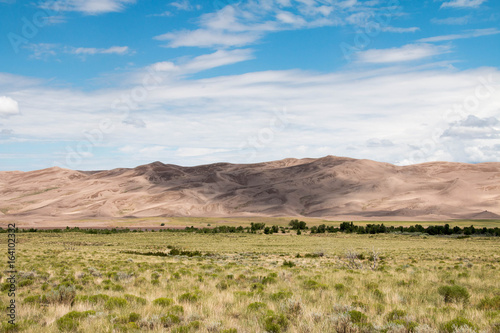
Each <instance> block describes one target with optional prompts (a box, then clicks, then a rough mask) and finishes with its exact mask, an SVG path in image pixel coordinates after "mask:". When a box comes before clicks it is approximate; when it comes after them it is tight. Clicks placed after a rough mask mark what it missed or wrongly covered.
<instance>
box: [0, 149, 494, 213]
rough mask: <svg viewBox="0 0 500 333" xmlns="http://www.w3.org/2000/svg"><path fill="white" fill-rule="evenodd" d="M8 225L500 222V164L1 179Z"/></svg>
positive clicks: (326, 164) (270, 165) (290, 162)
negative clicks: (125, 220) (210, 220)
mask: <svg viewBox="0 0 500 333" xmlns="http://www.w3.org/2000/svg"><path fill="white" fill-rule="evenodd" d="M0 212H1V213H0V221H6V220H8V219H16V220H19V219H22V220H34V221H35V220H36V221H46V222H50V221H55V220H60V219H77V218H78V219H80V218H95V217H122V216H137V217H146V216H245V215H254V216H300V215H304V216H317V217H331V218H337V219H356V220H362V219H368V220H373V219H379V220H384V219H391V220H393V219H405V220H407V219H408V220H412V219H415V220H435V219H450V218H476V219H498V218H500V216H498V215H497V214H500V163H482V164H476V165H471V164H460V163H446V162H434V163H425V164H419V165H412V166H407V167H398V166H394V165H391V164H387V163H379V162H374V161H369V160H356V159H350V158H343V157H333V156H327V157H324V158H320V159H285V160H281V161H273V162H267V163H259V164H244V165H242V164H228V163H217V164H210V165H202V166H197V167H181V166H176V165H167V164H163V163H160V162H155V163H151V164H148V165H142V166H139V167H137V168H134V169H114V170H109V171H100V172H79V171H73V170H66V169H60V168H50V169H44V170H38V171H33V172H17V171H14V172H0Z"/></svg>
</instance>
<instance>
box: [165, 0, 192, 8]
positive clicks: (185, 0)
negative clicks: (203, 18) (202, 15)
mask: <svg viewBox="0 0 500 333" xmlns="http://www.w3.org/2000/svg"><path fill="white" fill-rule="evenodd" d="M170 5H171V6H173V7H175V8H177V9H178V10H191V9H193V7H192V6H191V4H190V3H189V0H181V1H175V2H171V3H170Z"/></svg>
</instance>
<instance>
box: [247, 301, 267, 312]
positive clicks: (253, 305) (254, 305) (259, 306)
mask: <svg viewBox="0 0 500 333" xmlns="http://www.w3.org/2000/svg"><path fill="white" fill-rule="evenodd" d="M264 308H267V304H266V303H262V302H254V303H250V304H248V307H247V309H248V310H250V311H258V310H260V309H264Z"/></svg>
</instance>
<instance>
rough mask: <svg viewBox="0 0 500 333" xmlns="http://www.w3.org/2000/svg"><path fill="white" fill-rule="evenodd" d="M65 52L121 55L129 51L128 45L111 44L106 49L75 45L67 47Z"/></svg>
mask: <svg viewBox="0 0 500 333" xmlns="http://www.w3.org/2000/svg"><path fill="white" fill-rule="evenodd" d="M66 52H67V53H71V54H78V55H95V54H118V55H123V54H127V53H129V52H130V49H129V48H128V46H112V47H109V48H106V49H102V48H95V47H76V48H69V49H67V51H66Z"/></svg>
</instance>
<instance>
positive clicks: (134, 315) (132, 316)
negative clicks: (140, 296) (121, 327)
mask: <svg viewBox="0 0 500 333" xmlns="http://www.w3.org/2000/svg"><path fill="white" fill-rule="evenodd" d="M140 319H141V315H140V314H138V313H136V312H132V313H131V314H129V315H128V321H129V322H137V321H139V320H140Z"/></svg>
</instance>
